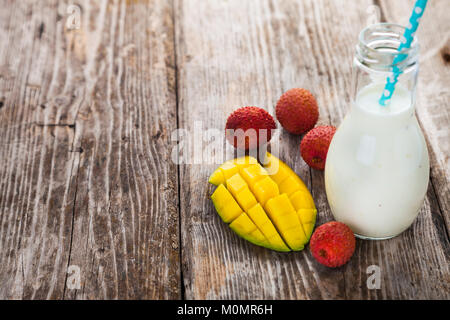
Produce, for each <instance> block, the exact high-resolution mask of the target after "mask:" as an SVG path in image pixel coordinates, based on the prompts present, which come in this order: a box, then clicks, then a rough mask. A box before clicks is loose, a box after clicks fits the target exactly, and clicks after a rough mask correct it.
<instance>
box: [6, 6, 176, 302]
mask: <svg viewBox="0 0 450 320" xmlns="http://www.w3.org/2000/svg"><path fill="white" fill-rule="evenodd" d="M77 4H78V5H79V7H80V9H81V25H80V28H79V29H73V30H72V29H68V28H67V25H66V19H67V18H68V16H67V11H66V8H67V3H61V2H59V1H53V2H46V3H45V4H43V3H42V2H40V1H34V2H28V3H25V2H22V1H20V2H17V1H8V2H6V3H5V4H4V5H3V7H7V10H1V14H2V17H1V19H0V20H1V21H0V30H1V32H0V34H1V36H2V38H1V40H2V41H1V45H0V61H1V63H0V70H1V72H0V90H1V91H0V97H1V98H2V101H3V106H2V108H1V109H0V128H1V129H0V137H1V138H0V144H1V146H2V147H1V149H0V159H1V160H0V161H1V162H2V166H1V168H0V185H1V189H0V208H1V211H0V221H1V225H0V227H1V230H0V235H1V236H0V260H1V261H2V263H0V283H1V286H0V297H1V298H52V299H54V298H66V299H79V298H87V299H98V298H107V299H110V298H179V297H180V294H181V293H180V272H179V270H180V265H179V240H178V235H179V231H178V224H179V221H178V210H177V202H178V197H177V190H178V186H177V185H178V181H177V169H176V166H175V164H173V163H172V162H171V161H169V160H170V151H171V150H170V148H169V147H170V133H171V132H172V131H173V130H174V129H175V128H176V98H175V70H174V50H173V21H172V17H171V15H172V7H171V4H170V3H169V4H167V3H165V2H162V1H150V2H134V1H95V2H94V1H81V2H79V3H77ZM24 25H25V27H24ZM73 266H75V267H79V270H80V276H81V283H80V284H81V287H80V288H79V289H76V288H75V289H73V287H72V286H67V285H66V278H67V276H68V274H67V271H68V269H69V267H73ZM70 270H73V269H70Z"/></svg>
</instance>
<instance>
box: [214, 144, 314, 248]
mask: <svg viewBox="0 0 450 320" xmlns="http://www.w3.org/2000/svg"><path fill="white" fill-rule="evenodd" d="M209 182H210V183H211V184H213V185H216V186H217V189H216V190H215V191H214V193H213V194H212V196H211V199H212V201H213V203H214V206H215V208H216V210H217V213H218V214H219V216H220V217H221V218H222V220H223V221H224V222H225V223H228V224H229V225H230V228H231V229H232V230H233V231H234V232H236V233H237V234H238V235H239V236H240V237H242V238H244V239H245V240H247V241H250V242H251V243H253V244H256V245H259V246H262V247H266V248H269V249H272V250H276V251H282V252H288V251H291V250H292V251H300V250H302V249H303V248H304V246H305V244H307V243H308V241H309V238H310V237H311V234H312V231H313V229H314V224H315V222H316V215H317V210H316V207H315V205H314V200H313V198H312V196H311V194H310V193H309V190H308V188H307V187H306V185H305V184H304V183H303V181H302V180H301V179H300V178H299V177H298V176H297V174H296V173H295V172H294V171H293V170H292V169H291V168H290V167H289V166H288V165H287V164H285V163H284V162H282V161H281V160H280V159H278V158H276V157H274V156H273V155H271V154H270V153H267V155H266V158H265V159H264V166H261V164H259V163H258V161H257V160H256V159H255V158H253V157H250V156H246V157H242V158H236V159H233V160H228V161H226V162H224V163H223V164H222V165H221V166H220V167H219V168H218V169H217V170H216V171H214V172H213V173H212V174H211V176H210V177H209Z"/></svg>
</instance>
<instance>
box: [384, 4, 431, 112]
mask: <svg viewBox="0 0 450 320" xmlns="http://www.w3.org/2000/svg"><path fill="white" fill-rule="evenodd" d="M427 2H428V0H417V1H416V4H415V5H414V9H413V12H412V14H411V17H410V18H409V23H408V26H407V27H406V30H405V33H404V34H403V36H402V38H401V43H400V45H399V47H398V49H397V50H398V51H401V50H403V49H408V48H410V47H411V43H412V42H413V40H414V34H415V33H416V30H417V28H418V27H419V21H420V18H421V17H422V15H423V12H424V11H425V7H426V5H427ZM406 57H407V55H405V54H398V55H397V56H396V57H395V59H394V61H393V65H394V67H393V68H392V75H391V76H390V77H388V78H387V80H386V86H385V87H384V91H383V94H382V95H381V98H380V100H379V101H378V102H379V104H380V105H382V106H386V105H388V104H389V101H390V100H391V98H392V95H393V94H394V90H395V85H396V83H397V81H398V77H399V76H400V74H401V73H402V71H401V70H400V69H399V68H398V67H397V64H398V63H399V62H401V61H402V60H403V59H405V58H406Z"/></svg>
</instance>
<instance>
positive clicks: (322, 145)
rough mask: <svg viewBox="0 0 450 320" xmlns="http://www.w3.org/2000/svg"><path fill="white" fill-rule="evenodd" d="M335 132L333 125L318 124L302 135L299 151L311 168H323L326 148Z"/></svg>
mask: <svg viewBox="0 0 450 320" xmlns="http://www.w3.org/2000/svg"><path fill="white" fill-rule="evenodd" d="M335 132H336V128H335V127H333V126H319V127H316V128H314V129H312V130H311V131H309V132H308V133H307V134H306V135H305V136H304V137H303V139H302V142H301V143H300V153H301V155H302V158H303V160H305V162H306V163H307V164H308V165H309V166H310V167H311V168H314V169H317V170H323V169H325V161H326V159H327V153H328V148H329V147H330V143H331V139H333V136H334V133H335Z"/></svg>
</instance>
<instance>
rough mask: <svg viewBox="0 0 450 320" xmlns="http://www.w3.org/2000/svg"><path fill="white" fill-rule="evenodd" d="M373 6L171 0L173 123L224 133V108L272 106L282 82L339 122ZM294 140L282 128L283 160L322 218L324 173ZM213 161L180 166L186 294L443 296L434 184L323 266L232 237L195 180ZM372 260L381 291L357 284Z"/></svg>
mask: <svg viewBox="0 0 450 320" xmlns="http://www.w3.org/2000/svg"><path fill="white" fill-rule="evenodd" d="M370 4H372V2H368V1H367V2H357V4H356V2H348V1H270V0H267V1H226V2H208V1H181V0H179V1H176V5H175V7H174V9H175V16H176V21H177V23H176V45H177V65H178V74H179V87H178V96H179V119H180V120H179V123H180V126H181V127H185V128H188V129H189V130H193V124H194V122H195V121H203V126H204V127H205V128H219V129H221V130H223V128H224V124H225V121H226V117H227V116H228V114H229V113H230V112H231V111H232V110H234V109H236V108H237V107H239V106H243V105H257V106H261V107H265V108H266V109H267V110H269V112H271V113H273V106H274V105H275V103H276V100H277V98H278V97H279V95H281V93H282V92H283V91H285V90H287V89H289V88H291V87H304V88H307V89H310V90H311V91H312V92H313V93H315V95H316V96H317V98H318V102H319V106H320V119H319V124H333V125H338V124H339V123H340V121H341V120H342V118H343V116H344V114H345V112H346V111H347V109H348V107H347V106H348V105H349V102H350V97H349V95H348V92H349V91H350V90H349V87H350V81H351V61H352V57H353V54H354V44H355V41H356V39H357V36H358V32H359V30H361V29H362V27H364V25H365V23H366V21H367V15H366V12H367V11H366V9H367V7H368V6H369V5H370ZM343 17H345V19H344V18H343ZM204 30H208V32H204ZM193 79H195V81H192V80H193ZM299 142H300V138H299V137H295V136H291V135H289V134H287V133H285V132H282V133H281V136H280V141H279V145H280V157H281V158H282V159H283V160H285V161H286V162H287V163H288V164H289V165H290V166H292V167H293V168H294V169H295V171H296V172H297V173H298V174H299V175H300V177H301V178H302V179H303V180H304V181H306V182H307V184H308V186H309V188H310V189H311V190H312V193H313V196H314V199H315V201H316V203H317V206H318V210H319V216H318V218H319V220H318V224H321V223H323V222H325V221H328V220H331V219H332V216H331V213H330V209H329V207H328V204H327V201H326V195H325V192H324V183H323V173H321V172H317V171H311V170H309V169H308V167H307V166H306V165H305V164H304V162H303V161H302V160H301V158H300V155H299V152H298V145H299ZM273 143H277V142H276V141H275V142H274V141H272V144H273ZM227 154H228V153H227ZM228 156H229V154H228ZM213 168H214V166H213V165H211V166H209V167H208V166H199V165H197V166H196V165H192V166H189V165H185V166H183V167H182V168H181V176H180V183H181V186H183V187H182V188H181V189H180V192H181V193H180V199H181V208H180V210H181V226H182V230H181V231H182V243H183V246H182V266H183V276H184V285H185V289H186V297H187V298H193V299H204V298H213V299H222V298H231V299H247V298H253V299H266V298H274V299H311V298H312V299H318V298H325V299H342V298H371V299H380V298H389V299H400V298H407V299H413V298H438V299H439V298H440V299H443V298H449V267H448V265H449V242H448V238H447V235H446V231H445V224H444V221H443V219H442V215H441V213H440V209H439V205H438V203H437V201H436V196H435V193H434V190H433V188H432V187H430V189H429V192H428V196H427V200H426V201H425V204H424V207H423V209H422V211H421V214H420V217H419V218H418V219H417V220H416V222H415V223H414V225H413V227H411V228H410V229H409V230H408V231H407V232H405V233H404V234H402V235H401V236H399V237H397V238H396V239H393V240H389V241H379V242H370V241H358V244H357V249H356V254H355V256H354V257H353V258H352V260H351V262H350V263H349V264H347V265H345V266H344V267H342V268H339V269H328V268H325V267H322V266H320V265H319V264H318V263H317V262H315V260H314V259H313V258H312V256H311V255H310V253H309V251H308V250H305V251H304V252H300V253H291V254H279V253H274V252H270V251H267V250H265V249H262V248H258V247H255V246H252V245H251V244H249V243H248V242H246V241H244V240H242V239H240V238H239V237H238V236H237V235H235V234H233V232H232V231H231V230H230V229H229V228H228V227H227V226H226V225H224V224H223V223H222V222H221V221H220V219H219V218H218V216H217V215H216V213H215V211H214V208H213V206H212V204H211V202H210V200H209V199H208V196H209V195H210V194H211V192H212V190H213V188H212V187H210V186H207V185H206V184H205V183H204V181H206V180H207V177H208V175H209V174H210V173H211V172H212V170H213ZM371 265H378V266H379V267H380V268H381V271H382V287H381V289H380V290H368V288H367V286H366V280H367V278H368V276H369V275H368V274H367V273H366V270H367V267H369V266H371Z"/></svg>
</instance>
